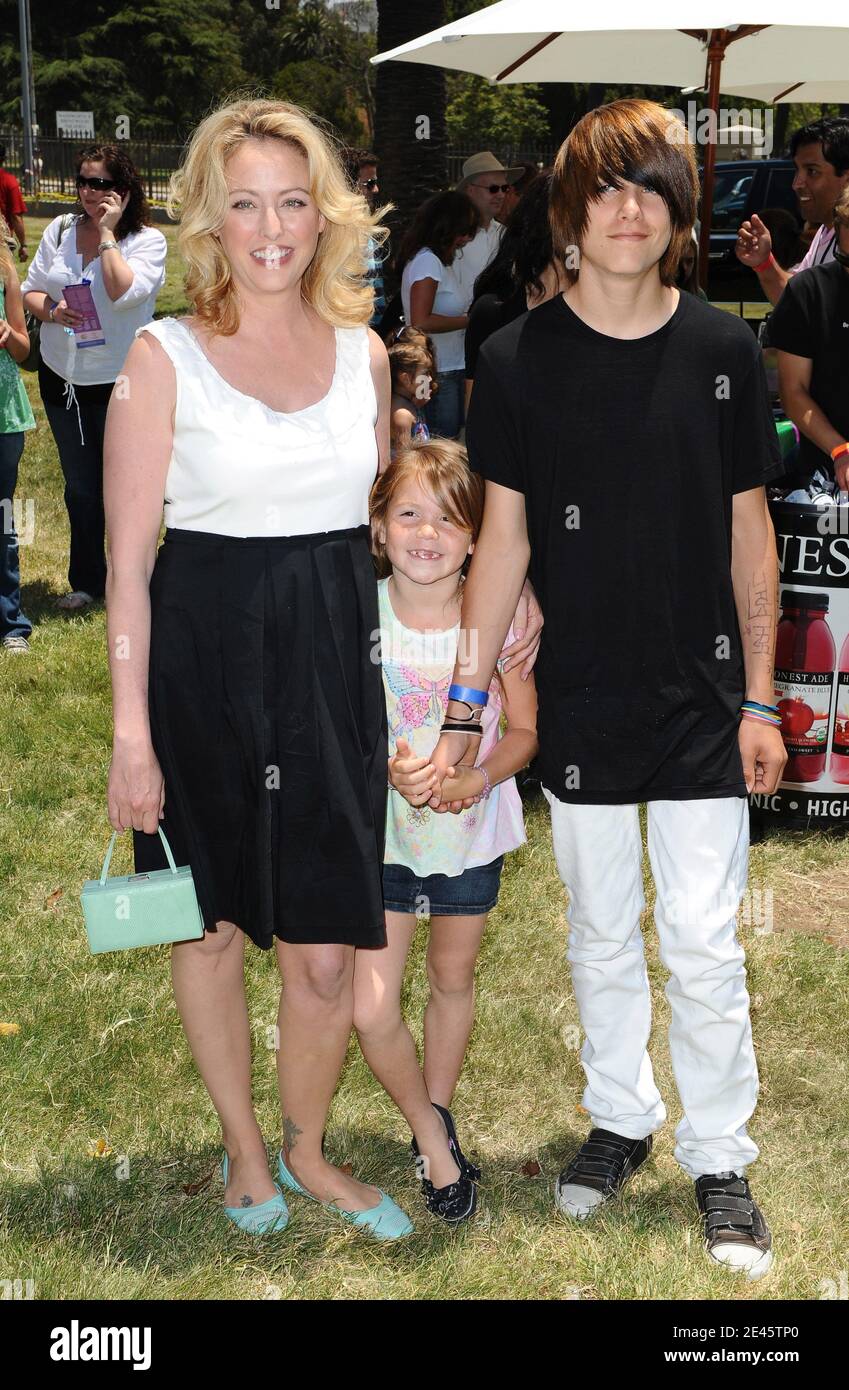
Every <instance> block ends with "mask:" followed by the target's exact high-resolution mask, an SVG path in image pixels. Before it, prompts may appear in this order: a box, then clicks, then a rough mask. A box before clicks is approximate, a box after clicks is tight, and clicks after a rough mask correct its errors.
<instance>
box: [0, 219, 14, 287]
mask: <svg viewBox="0 0 849 1390" xmlns="http://www.w3.org/2000/svg"><path fill="white" fill-rule="evenodd" d="M12 240H13V236H12V229H11V227H10V226H9V224H8V222H7V221H6V219H5V217H4V216H3V214H2V212H0V270H1V271H2V272H3V277H2V278H3V280H4V281H5V279H6V276H7V275H8V273H9V271H10V270H14V269H15V262H14V260H13V259H12V253H11V251H10V250H9V247H8V246H7V244H6V243H7V241H12Z"/></svg>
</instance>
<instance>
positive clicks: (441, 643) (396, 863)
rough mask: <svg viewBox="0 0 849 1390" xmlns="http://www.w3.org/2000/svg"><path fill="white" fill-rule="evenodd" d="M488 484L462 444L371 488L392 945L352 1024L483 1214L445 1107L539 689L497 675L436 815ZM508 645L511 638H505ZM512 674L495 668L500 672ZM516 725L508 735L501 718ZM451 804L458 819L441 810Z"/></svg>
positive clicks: (428, 1152)
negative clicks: (424, 923)
mask: <svg viewBox="0 0 849 1390" xmlns="http://www.w3.org/2000/svg"><path fill="white" fill-rule="evenodd" d="M483 501H484V484H483V482H482V481H481V479H480V478H479V477H478V476H477V475H476V474H474V473H472V472H471V471H470V470H469V467H468V463H467V460H466V454H465V450H464V449H462V448H461V446H460V445H459V444H457V443H455V442H454V441H453V440H444V439H438V440H431V441H430V442H427V443H425V442H416V443H413V444H408V445H407V447H406V448H404V449H403V450H401V451H400V452H399V454H398V456H397V458H396V459H395V460H394V461H393V462H392V463H391V464H390V465H389V467H388V468H387V469H386V471H385V472H384V473H383V474H382V475H381V476H380V477H379V478H378V480H377V482H376V483H375V484H374V486H373V488H372V493H371V501H370V511H371V525H372V538H373V546H374V551H375V555H376V558H377V562H378V568H379V572H380V573H381V574H382V576H383V577H382V578H381V579H380V580H379V583H378V592H379V609H380V633H381V660H382V663H383V677H384V689H385V692H386V699H387V712H388V720H389V751H390V754H391V756H390V759H389V783H390V788H391V790H390V792H389V804H388V808H387V823H386V850H385V856H384V859H385V863H384V871H383V894H384V904H385V908H386V934H387V945H386V947H385V948H383V949H382V950H373V951H358V952H357V957H356V963H355V974H354V1026H355V1027H356V1029H357V1033H358V1035H359V1039H360V1045H361V1047H362V1050H363V1055H364V1056H365V1058H366V1061H367V1062H368V1064H369V1066H370V1067H371V1069H372V1071H373V1072H374V1074H375V1076H376V1077H377V1079H378V1080H379V1081H380V1082H381V1084H382V1085H383V1086H384V1087H385V1088H386V1090H387V1092H388V1093H389V1095H390V1096H391V1097H392V1099H393V1100H394V1101H395V1103H396V1104H397V1105H398V1107H399V1108H400V1110H401V1111H402V1113H403V1115H404V1116H405V1118H406V1120H407V1121H408V1123H409V1125H410V1128H411V1129H412V1131H413V1136H414V1138H413V1145H412V1147H413V1152H414V1153H415V1154H416V1156H417V1157H418V1158H419V1164H418V1169H419V1176H420V1177H421V1178H422V1186H423V1192H424V1196H425V1200H426V1203H427V1206H428V1208H429V1209H430V1210H431V1211H432V1212H433V1213H434V1214H436V1215H438V1216H441V1217H442V1218H443V1219H444V1220H446V1221H449V1222H452V1223H455V1222H458V1221H462V1220H464V1219H465V1218H467V1217H469V1216H471V1215H472V1213H473V1211H474V1210H475V1205H476V1200H477V1194H476V1187H475V1182H476V1180H477V1179H478V1178H479V1177H480V1173H479V1171H478V1170H477V1169H476V1168H475V1167H474V1166H473V1165H472V1164H470V1163H469V1162H468V1161H467V1160H466V1158H465V1157H464V1155H463V1153H462V1150H461V1149H460V1145H459V1143H458V1141H457V1135H456V1131H455V1128H454V1122H453V1119H452V1117H451V1114H450V1110H449V1106H450V1105H451V1100H452V1097H453V1094H454V1088H455V1086H456V1084H457V1079H458V1077H459V1075H460V1070H461V1067H462V1065H463V1058H464V1056H465V1052H466V1046H467V1043H468V1040H469V1034H470V1033H471V1029H472V1023H473V1021H474V974H475V961H476V959H477V954H478V950H479V948H480V944H481V938H482V937H483V932H484V928H485V926H486V920H487V914H488V913H489V912H490V911H491V909H492V908H493V907H494V906H495V904H496V902H497V900H498V886H499V880H500V877H501V867H502V864H503V862H504V855H505V853H506V852H507V851H508V850H512V849H516V848H517V847H518V846H519V845H521V844H524V842H525V831H524V824H523V820H522V807H521V801H520V799H519V793H518V790H517V788H516V783H515V778H514V774H515V773H516V772H518V770H519V769H520V768H522V767H524V766H525V765H526V763H527V762H528V761H529V760H530V759H531V758H532V757H533V756H534V754H535V753H536V749H537V736H536V690H535V686H534V682H533V678H532V677H529V678H528V680H527V681H523V680H522V678H521V675H520V673H519V670H518V669H513V670H511V671H509V672H507V673H503V672H501V671H499V673H498V674H497V675H496V676H495V677H494V678H493V681H492V684H491V686H490V691H489V702H488V704H487V705H486V708H485V710H484V715H483V737H482V739H481V747H480V751H479V753H478V755H477V760H478V766H476V767H463V768H457V769H456V770H455V772H456V775H454V776H449V777H447V778H446V779H445V780H444V781H443V784H442V795H443V798H444V800H443V802H442V803H440V809H439V810H437V809H435V808H434V809H432V808H431V807H430V806H428V805H427V800H428V799H429V793H428V787H429V785H430V768H429V754H430V752H431V750H432V749H433V748H434V746H435V745H436V742H437V740H438V738H439V731H440V727H441V724H442V721H443V717H444V713H445V707H446V704H447V700H448V686H449V683H450V681H451V675H452V672H453V669H454V666H453V663H454V661H455V659H456V656H457V639H458V632H459V626H460V606H461V602H462V589H463V573H464V570H465V568H466V565H467V563H468V559H469V556H470V555H471V553H472V551H473V550H474V545H475V539H476V537H477V535H478V532H479V530H480V525H481V519H482V515H483ZM512 640H513V635H512V630H511V632H510V633H509V634H508V637H507V643H506V644H505V645H509V643H510V642H511V641H512ZM500 665H501V663H499V667H500ZM502 712H503V713H504V714H505V716H506V720H507V729H506V732H505V733H504V735H503V736H501V737H499V716H500V714H501V713H502ZM446 805H448V806H450V807H451V808H452V809H453V810H454V812H455V814H446V813H445V810H444V809H442V808H444V807H445V806H446ZM423 915H429V916H430V940H429V943H428V957H427V969H428V978H429V980H430V999H429V1001H428V1005H427V1008H426V1010H425V1018H424V1035H425V1048H424V1074H422V1071H421V1069H420V1068H419V1064H418V1058H417V1055H416V1048H415V1044H414V1042H413V1039H412V1037H411V1035H410V1032H409V1030H408V1029H407V1026H406V1024H405V1023H404V1021H403V1019H402V1016H401V985H402V981H403V976H404V968H405V964H406V960H407V954H408V951H409V949H410V943H411V941H412V938H413V933H414V931H415V929H416V926H417V922H418V918H419V916H423Z"/></svg>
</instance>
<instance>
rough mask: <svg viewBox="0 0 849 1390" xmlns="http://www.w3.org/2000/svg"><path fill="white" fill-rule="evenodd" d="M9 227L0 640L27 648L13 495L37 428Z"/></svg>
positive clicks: (0, 448)
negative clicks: (29, 435) (30, 433)
mask: <svg viewBox="0 0 849 1390" xmlns="http://www.w3.org/2000/svg"><path fill="white" fill-rule="evenodd" d="M8 231H9V229H8V226H7V224H6V222H5V220H4V219H3V218H2V217H0V645H2V648H3V650H4V651H8V652H27V651H29V638H30V634H31V633H32V623H31V622H30V620H29V618H28V617H26V615H25V614H24V613H23V612H22V611H21V570H20V558H19V550H18V537H17V533H16V531H15V517H14V499H15V488H16V486H17V482H18V464H19V463H20V461H21V455H22V454H23V451H24V435H25V433H26V431H27V430H34V429H35V418H34V416H33V413H32V408H31V406H30V403H29V397H28V396H27V393H26V388H25V387H24V383H23V381H22V380H21V374H20V372H19V371H18V363H19V362H24V361H25V360H26V358H27V356H28V355H29V350H30V345H29V335H28V334H27V327H26V321H25V319H24V306H23V300H22V298H21V285H20V281H19V280H18V272H17V269H16V267H15V262H14V261H13V259H12V254H11V252H10V251H9V249H8V235H7V234H8Z"/></svg>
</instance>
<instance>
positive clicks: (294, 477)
mask: <svg viewBox="0 0 849 1390" xmlns="http://www.w3.org/2000/svg"><path fill="white" fill-rule="evenodd" d="M140 333H151V334H153V336H154V337H156V338H157V339H158V340H159V342H160V343H161V344H162V347H163V348H164V349H165V351H166V352H167V353H168V356H169V357H170V358H171V361H172V362H173V363H174V371H175V374H176V377H177V403H176V411H175V419H174V444H173V449H172V453H171V461H170V464H169V467H168V474H167V477H166V481H165V525H166V526H168V527H175V528H179V529H182V530H187V531H212V532H215V533H217V534H219V535H225V536H298V535H309V534H311V533H312V532H315V531H339V530H348V529H349V528H350V527H354V526H362V525H364V524H365V523H366V522H367V521H368V497H369V491H370V488H371V485H372V483H373V482H374V480H375V477H376V475H377V464H378V454H377V443H376V440H375V434H374V427H375V423H376V421H377V397H376V395H375V390H374V382H373V380H372V375H371V368H370V363H369V342H368V329H367V328H366V327H365V326H363V327H357V328H337V329H336V370H335V373H334V376H333V381H332V383H331V386H330V390H329V391H328V393H327V395H326V396H324V397H323V398H322V400H320V401H317V402H316V403H315V405H308V406H306V407H305V408H304V409H303V410H295V411H289V412H282V411H277V410H271V409H270V408H269V407H268V406H267V405H264V404H263V403H262V401H259V400H256V399H255V398H254V397H253V396H246V395H244V394H243V392H241V391H237V390H236V388H235V387H234V386H231V385H229V383H228V382H226V381H225V380H224V378H223V377H222V376H220V375H219V373H218V371H217V370H216V368H215V367H214V366H213V365H212V363H211V362H210V361H209V358H208V357H207V356H206V354H205V352H204V351H203V348H202V347H201V345H200V342H199V340H198V339H197V338H196V336H195V334H194V333H193V332H192V330H191V329H190V328H189V327H188V325H186V324H184V323H180V322H179V321H178V320H177V319H175V318H166V319H158V320H156V321H155V322H153V323H148V324H145V325H144V327H143V328H139V329H138V330H137V332H136V337H138V335H139V334H140Z"/></svg>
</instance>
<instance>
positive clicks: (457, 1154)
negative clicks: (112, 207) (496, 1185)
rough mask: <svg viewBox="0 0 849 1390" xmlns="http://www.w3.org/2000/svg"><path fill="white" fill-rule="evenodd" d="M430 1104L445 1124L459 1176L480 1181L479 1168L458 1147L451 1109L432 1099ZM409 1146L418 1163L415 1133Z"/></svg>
mask: <svg viewBox="0 0 849 1390" xmlns="http://www.w3.org/2000/svg"><path fill="white" fill-rule="evenodd" d="M431 1105H433V1108H434V1110H435V1111H436V1112H437V1113H438V1114H439V1115H441V1117H442V1123H443V1124H444V1125H445V1129H446V1132H447V1134H448V1147H449V1149H450V1150H451V1153H452V1154H453V1157H454V1162H455V1163H456V1164H457V1167H458V1168H459V1169H460V1176H461V1177H463V1178H468V1179H469V1180H470V1181H471V1182H473V1183H475V1182H480V1180H481V1170H480V1168H478V1167H476V1166H475V1164H474V1163H470V1162H469V1160H468V1159H467V1158H466V1155H465V1154H464V1153H463V1150H462V1149H461V1148H460V1141H459V1139H458V1138H457V1130H456V1129H455V1127H454V1119H453V1116H452V1114H451V1111H450V1110H446V1109H445V1106H444V1105H436V1104H435V1103H434V1102H433V1101H431ZM410 1148H411V1150H412V1154H413V1157H414V1158H415V1160H416V1163H417V1164H418V1160H419V1146H418V1144H417V1143H416V1139H415V1135H414V1136H413V1138H412V1140H411V1142H410ZM435 1190H436V1191H438V1192H442V1191H444V1190H445V1189H443V1188H437V1189H435ZM472 1210H474V1208H472Z"/></svg>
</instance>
